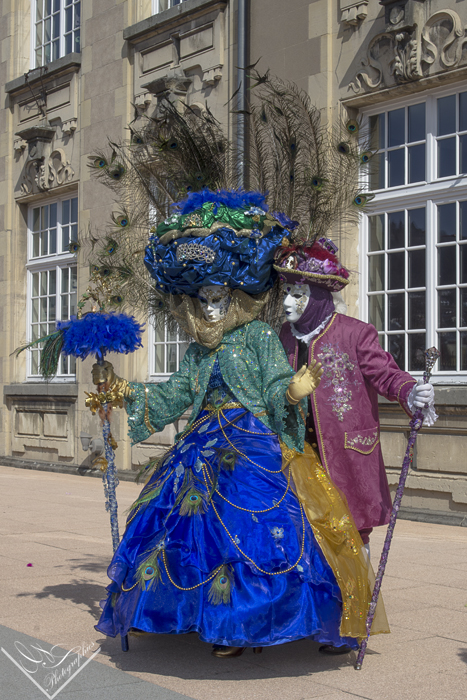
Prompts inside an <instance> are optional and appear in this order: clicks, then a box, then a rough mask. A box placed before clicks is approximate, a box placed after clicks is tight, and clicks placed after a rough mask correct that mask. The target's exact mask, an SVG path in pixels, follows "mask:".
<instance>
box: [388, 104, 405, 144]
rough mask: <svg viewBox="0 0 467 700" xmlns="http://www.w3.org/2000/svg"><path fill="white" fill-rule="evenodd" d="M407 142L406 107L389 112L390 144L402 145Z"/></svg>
mask: <svg viewBox="0 0 467 700" xmlns="http://www.w3.org/2000/svg"><path fill="white" fill-rule="evenodd" d="M403 143H405V109H404V107H401V109H394V110H393V111H392V112H388V146H389V148H390V147H391V146H401V145H402V144H403Z"/></svg>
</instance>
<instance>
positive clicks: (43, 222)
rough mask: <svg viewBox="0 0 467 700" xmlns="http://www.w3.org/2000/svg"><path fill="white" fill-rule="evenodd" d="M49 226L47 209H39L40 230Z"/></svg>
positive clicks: (46, 207)
mask: <svg viewBox="0 0 467 700" xmlns="http://www.w3.org/2000/svg"><path fill="white" fill-rule="evenodd" d="M48 226H49V207H48V206H45V207H41V229H42V230H44V229H45V228H48Z"/></svg>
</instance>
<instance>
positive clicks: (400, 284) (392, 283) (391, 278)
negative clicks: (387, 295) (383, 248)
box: [388, 253, 405, 289]
mask: <svg viewBox="0 0 467 700" xmlns="http://www.w3.org/2000/svg"><path fill="white" fill-rule="evenodd" d="M404 287H405V253H390V254H389V255H388V289H404Z"/></svg>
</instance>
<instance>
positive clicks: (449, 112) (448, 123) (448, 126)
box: [438, 95, 456, 136]
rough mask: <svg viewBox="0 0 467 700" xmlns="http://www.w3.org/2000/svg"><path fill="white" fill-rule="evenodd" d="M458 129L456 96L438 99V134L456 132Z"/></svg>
mask: <svg viewBox="0 0 467 700" xmlns="http://www.w3.org/2000/svg"><path fill="white" fill-rule="evenodd" d="M455 131H456V96H455V95H449V96H448V97H440V98H439V99H438V136H443V135H444V134H454V133H455Z"/></svg>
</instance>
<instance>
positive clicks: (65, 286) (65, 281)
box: [62, 267, 69, 294]
mask: <svg viewBox="0 0 467 700" xmlns="http://www.w3.org/2000/svg"><path fill="white" fill-rule="evenodd" d="M68 274H69V270H68V268H67V267H65V268H63V270H62V294H64V293H66V292H68Z"/></svg>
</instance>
